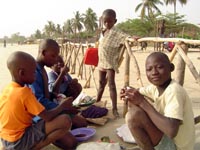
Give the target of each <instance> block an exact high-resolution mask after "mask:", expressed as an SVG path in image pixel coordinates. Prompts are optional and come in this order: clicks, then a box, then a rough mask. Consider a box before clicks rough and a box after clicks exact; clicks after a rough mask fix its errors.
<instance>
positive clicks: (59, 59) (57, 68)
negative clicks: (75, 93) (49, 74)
mask: <svg viewBox="0 0 200 150" xmlns="http://www.w3.org/2000/svg"><path fill="white" fill-rule="evenodd" d="M63 67H64V61H63V59H62V57H60V56H58V57H57V61H56V63H55V64H54V65H53V66H52V67H51V68H52V69H53V70H54V71H55V72H57V73H60V71H61V68H63Z"/></svg>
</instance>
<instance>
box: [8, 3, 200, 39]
mask: <svg viewBox="0 0 200 150" xmlns="http://www.w3.org/2000/svg"><path fill="white" fill-rule="evenodd" d="M179 2H180V3H181V4H182V5H186V4H187V0H179ZM163 4H166V5H171V4H172V5H173V6H174V12H173V13H167V14H166V15H164V14H162V13H161V11H160V9H159V6H160V5H163ZM176 4H177V0H141V3H139V4H138V5H137V6H136V7H135V12H138V11H140V16H139V18H136V19H128V20H127V21H125V22H120V23H117V27H118V28H120V29H121V30H123V31H124V32H127V33H128V34H130V35H136V36H140V37H144V36H158V31H157V30H158V29H157V27H158V25H159V22H160V20H163V19H164V20H165V28H166V29H165V35H166V37H167V36H169V35H170V34H171V33H173V35H175V36H176V37H182V38H190V39H200V29H199V27H197V26H196V25H193V24H190V23H187V22H186V21H185V20H184V17H185V16H184V15H179V14H178V13H177V12H176ZM118 13H120V12H118ZM133 13H134V12H133ZM98 26H99V18H98V17H97V14H96V13H95V12H94V11H93V10H92V8H88V9H87V10H86V11H85V13H82V14H81V13H80V12H79V11H76V12H75V13H74V18H71V19H67V20H66V21H65V22H64V24H63V25H60V24H55V23H54V22H53V21H48V22H47V24H46V25H45V26H44V28H43V29H42V30H39V29H37V30H36V31H35V33H33V34H32V35H31V36H30V37H25V36H22V35H20V33H19V32H18V33H14V34H12V35H11V37H10V38H9V37H4V38H7V39H9V40H12V42H17V41H25V40H27V39H29V40H36V39H42V38H48V37H51V38H55V39H57V38H62V39H68V40H76V41H77V40H78V41H81V40H93V42H94V41H95V40H97V38H98Z"/></svg>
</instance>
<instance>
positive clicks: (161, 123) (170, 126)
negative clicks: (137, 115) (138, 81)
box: [123, 89, 181, 138]
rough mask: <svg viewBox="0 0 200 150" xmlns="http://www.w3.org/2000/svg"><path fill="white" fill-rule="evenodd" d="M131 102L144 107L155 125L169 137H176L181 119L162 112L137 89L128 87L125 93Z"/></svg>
mask: <svg viewBox="0 0 200 150" xmlns="http://www.w3.org/2000/svg"><path fill="white" fill-rule="evenodd" d="M123 96H124V97H126V99H127V100H128V101H129V103H131V104H134V105H137V106H138V107H140V108H141V109H143V110H144V111H145V112H146V113H147V115H148V116H149V118H150V119H151V120H152V122H153V123H154V124H155V126H156V127H157V128H158V129H159V130H161V131H162V132H163V133H165V134H166V135H167V136H168V137H170V138H174V137H175V136H176V135H177V132H178V129H179V125H180V124H181V121H180V120H178V119H173V118H169V117H166V116H164V115H162V114H160V113H159V112H158V111H157V110H156V109H155V108H154V107H153V106H152V105H151V104H150V103H149V102H148V101H147V100H146V99H145V97H144V96H143V95H142V94H140V93H139V91H138V90H137V89H128V90H126V91H125V92H124V94H123Z"/></svg>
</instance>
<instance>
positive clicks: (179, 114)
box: [140, 80, 195, 150]
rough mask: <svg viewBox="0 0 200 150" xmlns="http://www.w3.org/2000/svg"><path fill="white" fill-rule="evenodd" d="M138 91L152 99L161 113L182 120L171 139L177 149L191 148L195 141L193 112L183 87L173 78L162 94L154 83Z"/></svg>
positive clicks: (185, 149)
mask: <svg viewBox="0 0 200 150" xmlns="http://www.w3.org/2000/svg"><path fill="white" fill-rule="evenodd" d="M140 93H141V94H143V95H145V96H147V97H150V98H151V99H153V100H154V103H153V105H154V107H155V109H156V110H157V111H158V112H159V113H161V114H162V115H164V116H166V117H169V118H174V119H179V120H182V124H181V125H180V127H179V131H178V133H177V136H176V137H175V138H174V139H173V140H174V143H175V144H176V147H177V150H193V148H194V142H195V127H194V114H193V110H192V104H191V100H190V99H189V96H188V94H187V93H186V91H185V89H184V88H183V87H181V86H180V85H179V84H178V83H176V82H175V81H174V80H172V81H171V83H170V84H169V85H168V87H167V88H166V89H165V91H164V93H163V94H162V95H160V96H159V95H158V94H159V93H158V90H157V88H156V87H155V86H154V85H150V86H147V87H142V88H140Z"/></svg>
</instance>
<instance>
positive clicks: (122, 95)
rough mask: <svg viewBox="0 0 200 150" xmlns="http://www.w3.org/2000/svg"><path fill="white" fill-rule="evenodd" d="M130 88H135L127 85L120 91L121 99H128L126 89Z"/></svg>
mask: <svg viewBox="0 0 200 150" xmlns="http://www.w3.org/2000/svg"><path fill="white" fill-rule="evenodd" d="M130 89H134V88H133V87H129V86H127V87H124V88H122V89H121V91H120V99H121V100H124V101H125V100H126V91H127V90H130Z"/></svg>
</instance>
